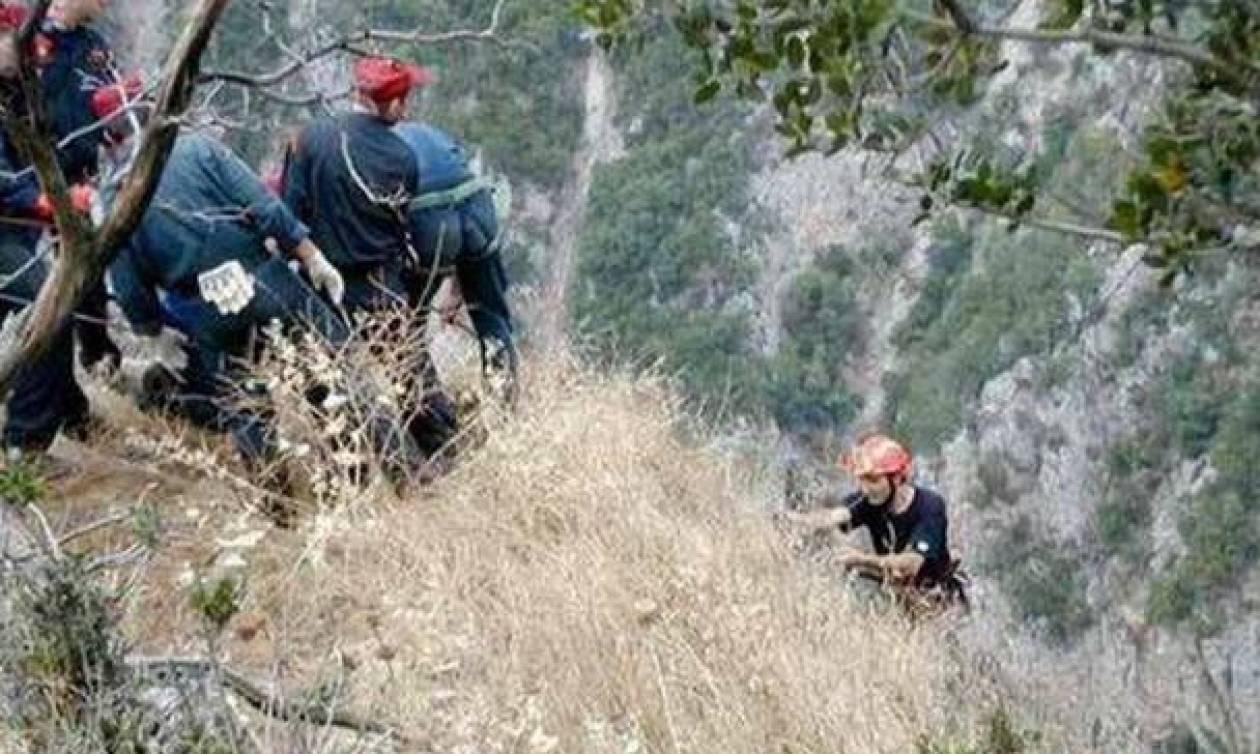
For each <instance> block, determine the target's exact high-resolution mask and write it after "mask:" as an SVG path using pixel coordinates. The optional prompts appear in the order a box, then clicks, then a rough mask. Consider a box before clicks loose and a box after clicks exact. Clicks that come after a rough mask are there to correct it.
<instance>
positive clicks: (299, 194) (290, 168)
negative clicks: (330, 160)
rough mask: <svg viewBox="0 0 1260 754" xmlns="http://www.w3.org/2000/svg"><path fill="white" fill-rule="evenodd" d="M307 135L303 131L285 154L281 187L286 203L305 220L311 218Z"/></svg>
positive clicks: (307, 220) (299, 217)
mask: <svg viewBox="0 0 1260 754" xmlns="http://www.w3.org/2000/svg"><path fill="white" fill-rule="evenodd" d="M306 137H307V134H305V133H303V134H302V136H301V137H300V138H298V139H297V140H296V142H295V143H294V145H293V148H292V149H291V150H290V151H289V153H288V154H287V155H285V161H284V185H283V186H282V187H281V196H282V198H283V199H284V203H285V205H286V206H288V207H289V208H290V209H291V210H293V213H294V214H296V215H297V217H298V219H299V220H301V221H303V222H309V221H310V219H311V179H310V169H309V162H310V158H309V157H307V155H306V154H305V152H306V149H305V147H304V144H305V142H306Z"/></svg>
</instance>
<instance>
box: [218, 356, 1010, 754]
mask: <svg viewBox="0 0 1260 754" xmlns="http://www.w3.org/2000/svg"><path fill="white" fill-rule="evenodd" d="M527 396H528V397H527V400H526V401H524V407H523V408H522V410H521V411H520V412H519V414H517V415H516V416H514V417H512V418H511V419H510V420H507V419H504V418H503V417H498V418H489V419H488V421H490V422H492V423H494V424H495V425H496V426H494V427H493V428H492V431H491V433H490V434H489V439H488V441H487V442H486V444H485V445H484V446H483V447H481V448H480V449H478V450H477V451H475V452H473V453H472V454H470V455H469V456H467V457H466V458H465V459H464V461H463V462H462V463H461V465H460V466H459V467H458V469H457V470H456V471H455V472H454V473H452V474H451V475H449V476H447V477H445V478H443V479H442V480H440V481H439V482H438V483H437V484H435V485H434V486H432V487H431V488H427V489H425V490H424V492H423V494H421V495H419V496H417V497H416V498H415V499H412V500H408V501H405V502H403V503H395V504H392V505H387V506H386V507H377V508H375V509H374V510H373V511H372V512H371V513H367V512H365V508H364V507H362V506H359V507H356V508H354V509H353V511H352V512H342V513H337V512H332V513H327V514H324V515H322V516H320V517H318V518H316V519H313V520H311V521H309V522H308V523H307V526H306V527H305V530H304V531H303V532H301V533H300V534H298V535H293V536H292V537H291V538H290V539H288V540H281V539H280V538H278V537H275V538H273V539H272V541H271V545H270V546H269V547H267V548H265V550H262V551H260V552H259V553H258V554H257V555H256V556H255V557H254V558H252V559H251V564H250V574H251V575H250V583H251V599H250V602H249V604H248V605H247V612H246V614H245V617H243V618H241V620H240V621H238V627H239V624H240V623H242V622H249V623H250V630H246V631H245V632H244V633H245V634H247V635H248V636H249V641H240V640H239V634H238V640H237V641H236V643H235V644H234V645H233V646H232V648H231V651H232V653H233V655H234V656H235V657H236V658H237V659H238V660H241V661H245V662H247V663H248V664H250V665H253V666H254V667H256V668H259V669H263V668H268V669H270V670H272V671H274V670H275V669H276V668H280V667H291V668H294V669H302V668H305V669H306V672H293V673H287V672H282V673H280V674H279V675H281V676H284V677H283V678H282V679H281V680H283V681H287V682H288V683H289V685H290V686H291V687H295V686H301V685H303V684H309V683H311V682H312V681H313V679H314V678H315V677H316V676H317V675H319V674H318V673H315V672H313V671H312V670H311V669H313V668H322V670H321V671H320V672H321V673H322V674H323V676H322V677H323V678H325V679H326V678H327V673H329V672H335V673H344V674H346V675H345V678H344V680H345V682H346V683H347V684H348V686H347V691H346V695H347V697H349V698H352V699H354V704H353V706H354V707H355V708H356V709H357V710H359V711H360V712H364V713H370V714H372V715H373V716H374V717H376V718H378V719H380V720H383V721H388V722H390V723H393V724H397V725H400V726H401V727H402V728H403V729H404V730H405V731H406V732H407V734H408V735H409V736H410V737H412V739H413V740H415V741H418V742H422V743H423V744H424V746H425V747H426V748H432V749H434V750H438V751H473V750H477V751H549V750H556V751H595V752H603V751H608V752H613V751H618V752H620V751H634V750H640V751H691V752H710V751H711V752H745V751H746V752H766V751H799V752H810V751H818V752H822V751H829V752H830V751H856V752H883V751H887V752H894V751H895V752H904V751H908V750H913V747H914V743H915V741H916V740H917V739H918V738H919V737H920V736H924V735H926V736H929V737H932V738H937V739H939V738H941V737H943V736H944V737H950V736H956V737H960V738H961V739H962V740H965V739H967V738H970V737H971V736H972V735H973V733H974V732H975V730H976V729H977V725H978V721H979V720H980V719H981V718H983V717H984V716H985V715H986V714H987V713H988V712H989V711H990V710H992V709H993V708H994V707H995V705H996V697H997V689H996V688H994V687H993V686H992V685H991V684H989V683H988V682H986V681H985V680H984V679H982V678H980V677H978V676H977V675H976V674H973V673H971V672H969V671H968V670H967V663H965V662H959V660H960V657H959V656H958V655H957V654H956V653H953V652H951V651H950V650H949V649H948V642H944V641H943V640H942V635H941V633H940V631H938V630H935V629H925V628H922V627H915V626H912V625H909V624H908V623H906V622H904V621H903V620H901V619H900V618H898V617H897V616H896V615H886V614H883V615H877V614H874V613H872V612H871V611H869V610H868V609H865V608H863V607H862V605H861V604H860V603H858V602H857V601H855V600H853V599H851V598H850V597H849V596H848V592H847V590H846V589H845V588H844V587H843V584H841V583H840V581H839V580H838V579H836V578H834V577H832V575H831V574H829V573H828V572H826V571H823V570H821V569H818V568H816V567H812V566H810V565H809V564H806V563H803V562H801V561H799V560H796V559H794V558H793V557H792V556H791V555H790V554H788V553H787V552H786V548H785V547H783V546H782V543H781V542H780V541H778V539H777V538H776V537H775V536H774V535H773V533H772V530H771V529H770V527H769V526H767V522H766V517H765V515H764V511H765V510H766V506H767V503H768V502H769V500H768V499H767V496H766V493H765V488H766V487H765V484H764V480H761V479H758V478H756V477H755V475H751V474H749V473H747V472H746V470H745V469H746V468H749V467H750V464H748V463H746V462H741V460H740V459H737V458H728V457H721V456H719V455H717V454H716V453H714V452H711V451H706V450H702V449H697V448H699V447H701V446H702V445H703V443H702V442H701V440H702V438H699V437H696V436H694V435H691V433H690V432H688V426H687V425H688V422H687V420H686V415H685V413H684V412H683V411H682V410H681V408H680V407H679V405H678V404H677V402H676V401H675V400H674V399H673V398H672V397H671V393H670V392H669V391H668V390H667V389H665V388H664V387H663V386H661V385H659V384H655V383H653V382H652V381H650V380H647V381H644V380H639V379H630V378H621V377H614V378H599V377H594V376H592V375H589V374H585V373H583V372H581V371H579V370H577V369H575V368H573V367H571V366H562V367H554V368H551V369H548V370H547V371H546V372H544V373H535V374H534V375H533V378H532V379H531V380H530V383H529V385H528V394H527ZM689 435H690V436H689ZM259 626H262V627H263V628H262V630H258V627H259ZM280 657H283V658H284V663H283V665H281V664H277V663H276V661H277V659H278V658H280ZM334 657H335V658H337V662H336V663H331V662H329V660H330V658H334ZM330 668H332V671H330ZM962 689H965V692H966V696H965V699H966V703H965V704H964V703H962V702H963V698H964V697H963V692H962V691H961V690H962ZM636 747H638V748H636Z"/></svg>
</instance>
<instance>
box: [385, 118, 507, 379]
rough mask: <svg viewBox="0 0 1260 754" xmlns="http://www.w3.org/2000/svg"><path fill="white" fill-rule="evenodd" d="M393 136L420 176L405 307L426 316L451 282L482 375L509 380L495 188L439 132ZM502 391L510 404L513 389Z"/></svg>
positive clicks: (406, 131) (411, 219)
mask: <svg viewBox="0 0 1260 754" xmlns="http://www.w3.org/2000/svg"><path fill="white" fill-rule="evenodd" d="M394 132H395V133H397V134H398V135H399V136H400V137H402V139H403V141H405V142H406V143H407V146H408V147H409V148H410V149H411V152H412V154H413V155H415V158H416V163H417V165H418V166H419V168H420V187H419V192H418V194H417V196H416V197H415V198H414V199H412V200H411V203H410V205H409V206H408V216H407V219H408V231H409V236H410V242H411V252H412V253H413V254H414V264H413V266H411V268H410V269H409V271H408V274H407V275H406V278H405V280H406V284H407V294H408V301H409V303H410V304H411V306H412V307H413V308H417V309H419V310H421V311H427V310H428V309H429V307H430V304H431V301H432V298H433V295H434V293H435V292H436V291H437V288H438V284H439V283H440V282H441V279H442V277H443V276H450V277H453V280H454V286H455V288H456V289H457V290H458V291H459V298H460V299H462V301H463V303H464V305H465V307H466V308H467V310H468V316H469V319H471V320H472V323H473V329H474V330H476V333H477V338H478V340H479V341H480V343H481V352H482V365H483V367H484V368H486V369H487V370H488V371H495V372H499V373H505V376H506V377H507V378H508V379H511V378H512V377H514V370H515V362H516V351H515V345H514V342H513V330H512V313H511V310H510V309H509V307H508V303H507V295H506V294H507V273H506V272H505V271H504V269H503V260H502V258H501V256H500V254H499V245H500V238H499V224H498V218H497V216H496V210H495V203H494V197H493V196H492V193H491V192H492V190H493V186H492V184H491V183H490V181H488V180H486V179H484V178H481V177H479V176H476V175H474V174H473V172H472V170H470V168H469V163H468V155H467V154H466V152H465V151H464V148H463V147H462V146H460V145H459V144H458V143H457V142H456V141H455V140H454V139H452V138H451V137H450V136H449V135H447V134H446V133H445V132H443V131H441V130H440V129H438V128H434V127H433V126H430V125H425V124H421V123H400V124H398V125H397V126H395V127H394ZM507 388H508V391H507V392H508V394H509V396H510V394H511V390H512V388H513V386H512V385H511V384H508V385H507Z"/></svg>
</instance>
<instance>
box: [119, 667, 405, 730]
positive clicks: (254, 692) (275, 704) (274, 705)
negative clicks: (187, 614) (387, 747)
mask: <svg viewBox="0 0 1260 754" xmlns="http://www.w3.org/2000/svg"><path fill="white" fill-rule="evenodd" d="M127 665H128V666H130V667H132V668H135V669H137V670H141V671H155V670H166V671H169V672H175V673H179V672H184V673H190V672H191V673H195V674H196V675H198V676H209V675H213V673H214V669H215V666H216V663H213V662H211V661H210V660H205V659H201V658H196V657H129V658H127ZM218 667H219V674H220V676H221V677H222V680H223V683H224V685H225V686H226V687H227V688H228V689H229V690H230V691H232V692H233V693H235V694H236V695H237V696H239V697H240V698H241V699H243V700H244V701H245V702H246V703H248V704H249V705H250V706H251V707H253V708H254V709H257V710H259V711H260V712H263V713H264V714H267V715H269V716H271V717H274V718H276V719H278V720H284V721H285V722H303V723H307V724H310V725H327V726H331V727H335V728H343V729H346V730H354V731H358V732H359V733H370V734H372V735H378V736H388V737H389V738H392V739H394V740H395V741H397V742H399V743H406V742H407V738H406V737H405V736H404V735H403V734H402V733H399V732H398V730H397V729H396V728H395V727H393V726H390V725H386V724H385V723H381V722H378V721H376V720H370V719H366V718H362V717H359V716H358V715H355V714H353V713H349V712H337V711H335V710H330V709H327V708H325V707H323V706H320V705H317V704H306V703H302V702H297V701H294V700H292V699H285V698H284V697H282V696H280V695H278V694H276V693H274V692H272V693H269V692H266V691H263V690H262V689H261V688H259V687H258V686H257V685H255V684H254V683H253V682H251V681H249V680H248V679H246V678H245V677H244V676H242V675H241V674H239V673H237V672H236V671H234V670H231V669H229V668H227V667H224V666H222V665H219V666H218Z"/></svg>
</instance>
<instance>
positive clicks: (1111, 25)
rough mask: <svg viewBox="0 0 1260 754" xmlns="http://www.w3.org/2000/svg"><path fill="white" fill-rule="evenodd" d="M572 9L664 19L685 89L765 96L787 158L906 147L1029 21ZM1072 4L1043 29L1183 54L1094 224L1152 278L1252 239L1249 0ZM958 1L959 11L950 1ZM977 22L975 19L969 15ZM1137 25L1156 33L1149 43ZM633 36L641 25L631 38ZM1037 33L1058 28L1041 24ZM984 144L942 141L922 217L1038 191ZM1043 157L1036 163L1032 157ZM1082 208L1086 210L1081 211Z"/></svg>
mask: <svg viewBox="0 0 1260 754" xmlns="http://www.w3.org/2000/svg"><path fill="white" fill-rule="evenodd" d="M578 7H579V10H580V13H581V16H582V18H583V19H584V20H585V21H586V22H587V23H590V24H592V25H594V26H595V27H596V28H597V30H598V31H599V33H600V40H601V42H602V43H603V44H605V45H612V44H614V43H615V42H617V41H619V40H623V39H627V38H632V37H634V36H635V32H636V22H640V21H643V22H645V23H644V25H643V26H642V27H640V28H642V29H646V28H649V27H650V28H652V29H653V30H654V31H655V30H657V29H658V28H659V27H658V26H653V24H659V16H658V15H657V13H660V14H664V15H666V16H668V18H669V19H670V20H671V21H672V22H673V24H674V26H675V27H676V28H677V29H678V31H679V33H680V35H681V37H682V39H683V40H684V41H685V42H686V44H687V45H688V46H690V47H691V48H693V49H694V50H695V51H696V52H697V53H698V60H697V62H696V64H695V65H694V67H693V70H692V82H693V85H694V86H695V87H696V89H695V99H696V101H698V102H701V101H703V102H707V101H709V100H710V99H712V98H713V97H715V96H716V95H717V94H718V93H719V92H720V91H727V92H730V93H733V94H734V95H735V96H737V97H745V98H751V99H756V100H764V101H768V102H769V103H770V104H771V106H772V108H773V110H774V112H775V115H776V123H775V128H776V130H777V131H778V132H779V134H780V135H781V137H782V139H783V141H784V144H785V146H786V149H787V152H788V153H789V154H795V153H799V152H801V151H805V150H811V149H820V150H825V151H828V152H831V151H834V150H837V149H840V148H842V147H844V146H847V145H850V144H855V145H859V146H861V147H862V148H865V149H874V150H885V151H894V152H899V151H901V150H903V149H905V148H906V147H907V146H908V145H909V144H912V143H914V142H915V141H917V140H918V139H919V138H920V137H921V136H922V135H923V133H924V132H925V130H926V123H927V122H928V121H930V120H931V119H930V118H928V117H925V116H924V113H925V112H929V113H930V112H934V111H939V110H940V109H941V108H943V107H946V106H948V105H950V104H954V105H968V104H970V103H972V102H975V101H976V100H977V99H978V97H979V95H980V94H981V93H982V92H983V90H984V87H985V84H986V83H987V81H988V80H989V77H990V76H991V75H992V74H993V73H994V72H996V71H998V70H1000V69H1001V68H1003V67H1004V65H1005V64H1004V62H1002V61H1000V60H999V53H998V50H999V47H998V42H999V41H1000V40H1002V39H1006V38H1010V37H1026V36H1028V35H1030V34H1033V35H1036V34H1038V32H1037V31H1036V30H1030V29H1004V28H1001V27H1000V26H999V27H993V26H986V25H980V24H978V23H977V21H976V19H973V18H969V17H967V16H966V15H965V13H967V12H968V10H971V9H967V8H966V7H965V6H960V5H959V4H946V3H939V4H933V5H932V6H931V7H932V12H931V13H924V12H922V11H920V10H918V9H917V8H916V6H914V5H906V4H901V3H897V2H894V1H893V0H859V1H857V2H845V3H814V2H810V0H740V1H739V2H734V3H727V4H712V3H683V4H681V5H678V6H669V7H670V9H669V10H668V11H660V10H658V9H659V8H660V7H661V6H657V5H654V4H650V3H641V2H629V1H628V0H579V3H578ZM1084 7H1085V4H1084V3H1083V2H1082V0H1056V2H1054V3H1050V4H1047V5H1045V6H1044V7H1043V8H1042V10H1043V14H1044V15H1043V19H1042V25H1043V26H1044V27H1047V28H1049V29H1055V30H1058V29H1067V28H1068V27H1076V26H1078V25H1084V26H1086V27H1093V28H1092V29H1089V30H1092V31H1101V32H1104V33H1106V34H1109V35H1110V37H1109V38H1108V39H1107V41H1106V42H1105V43H1099V44H1096V45H1095V47H1094V48H1093V49H1092V50H1091V51H1090V53H1089V54H1090V55H1092V56H1093V57H1094V58H1100V57H1104V56H1107V55H1109V54H1110V53H1111V52H1113V51H1114V50H1116V49H1125V50H1126V51H1128V52H1131V53H1137V54H1142V55H1148V56H1152V57H1156V58H1171V59H1176V60H1179V61H1180V62H1182V63H1188V64H1189V65H1190V67H1191V69H1192V72H1193V75H1192V76H1190V77H1185V78H1183V79H1181V80H1180V81H1178V82H1176V83H1173V84H1172V85H1171V87H1170V89H1171V91H1170V94H1169V96H1168V97H1167V100H1166V103H1165V107H1164V111H1165V112H1164V113H1162V114H1160V116H1159V117H1157V118H1154V119H1152V122H1151V124H1150V127H1149V131H1148V133H1147V136H1146V139H1145V145H1144V150H1143V152H1144V153H1143V155H1142V156H1141V159H1140V160H1139V164H1138V165H1136V166H1134V167H1133V168H1132V169H1131V170H1129V171H1128V174H1127V176H1126V180H1125V182H1124V185H1123V186H1122V187H1120V188H1119V189H1118V191H1117V193H1116V194H1115V195H1114V201H1112V200H1111V198H1107V199H1104V200H1103V201H1102V202H1100V203H1099V205H1098V206H1105V205H1107V204H1110V205H1111V207H1110V211H1108V212H1106V213H1105V214H1106V218H1104V219H1105V221H1106V224H1107V225H1108V226H1110V228H1112V229H1114V230H1115V231H1117V232H1118V233H1119V234H1120V235H1121V236H1123V237H1124V238H1125V239H1126V240H1130V241H1139V240H1140V241H1143V242H1145V243H1147V244H1148V246H1149V248H1150V249H1151V250H1152V251H1151V253H1150V254H1149V255H1148V256H1147V261H1148V263H1149V264H1151V265H1152V266H1154V267H1156V268H1158V269H1161V270H1163V271H1164V274H1163V280H1164V282H1166V283H1167V282H1171V281H1172V280H1173V279H1174V278H1175V277H1176V275H1177V274H1179V273H1181V272H1183V271H1187V270H1190V269H1192V268H1193V266H1194V264H1195V263H1196V257H1197V256H1198V255H1199V253H1200V252H1201V251H1203V250H1205V249H1209V248H1213V247H1226V248H1234V249H1247V248H1254V247H1256V246H1260V234H1255V233H1250V234H1246V233H1244V234H1243V235H1242V236H1241V237H1240V236H1238V235H1236V234H1235V232H1234V229H1235V227H1237V226H1239V225H1252V226H1253V227H1254V226H1255V225H1256V224H1257V223H1260V202H1258V201H1257V198H1258V197H1260V176H1258V174H1257V173H1256V171H1255V169H1254V164H1255V162H1256V160H1257V157H1258V156H1260V124H1258V122H1257V119H1256V118H1255V113H1254V104H1253V103H1254V95H1255V91H1256V89H1257V86H1258V85H1260V7H1257V6H1256V5H1255V4H1254V3H1238V2H1212V3H1203V4H1196V3H1153V2H1136V3H1130V2H1125V3H1108V4H1106V5H1105V7H1104V8H1102V9H1100V10H1099V12H1096V13H1091V14H1089V16H1088V18H1084V19H1083V18H1082V15H1083V11H1084ZM960 8H961V10H960ZM976 15H977V18H979V17H980V15H981V14H976ZM1152 29H1158V33H1159V34H1160V35H1161V36H1162V37H1163V38H1164V40H1165V41H1166V42H1167V43H1165V44H1161V45H1152V44H1150V41H1149V40H1150V35H1151V34H1152ZM644 33H646V32H644ZM1040 36H1041V38H1042V40H1043V41H1044V42H1047V43H1071V42H1073V41H1079V40H1073V39H1072V37H1073V35H1071V34H1055V33H1053V32H1045V33H1042V34H1040ZM987 144H988V142H987V141H986V140H985V139H983V138H979V137H976V138H973V139H971V140H970V141H969V142H968V143H964V144H960V145H957V149H956V150H955V154H953V155H946V156H945V157H943V158H942V159H941V160H939V161H937V162H936V163H934V164H933V165H931V166H930V167H929V170H928V171H927V173H926V174H925V175H924V176H922V177H921V181H920V182H921V184H922V185H923V186H924V187H925V188H926V189H927V190H928V193H927V194H926V195H925V198H924V200H923V210H924V216H927V214H928V213H931V212H933V211H935V210H938V209H940V208H941V207H942V206H945V205H952V206H957V205H962V206H969V207H975V208H979V209H983V210H985V211H990V212H998V213H1001V214H1005V215H1008V216H1012V217H1015V218H1017V219H1022V218H1023V217H1024V216H1026V215H1028V214H1029V213H1030V212H1031V211H1032V210H1033V209H1034V207H1039V206H1043V205H1045V204H1046V203H1045V202H1043V201H1040V199H1041V195H1042V192H1041V190H1040V189H1041V188H1042V187H1043V184H1041V182H1040V181H1039V180H1038V179H1037V176H1036V173H1037V170H1036V169H1035V165H1034V164H1032V163H1022V162H1021V163H1012V164H1006V163H1004V162H1003V161H1001V160H995V159H993V158H992V157H991V156H989V155H983V154H980V153H979V152H977V150H976V147H977V145H980V146H986V145H987ZM1043 165H1044V163H1043ZM1087 214H1088V215H1092V214H1093V212H1087Z"/></svg>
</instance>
